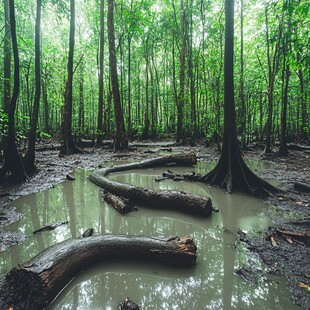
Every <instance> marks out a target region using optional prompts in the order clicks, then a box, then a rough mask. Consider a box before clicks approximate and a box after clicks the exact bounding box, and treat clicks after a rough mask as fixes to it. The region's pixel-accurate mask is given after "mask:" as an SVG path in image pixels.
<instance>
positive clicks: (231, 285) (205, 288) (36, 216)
mask: <svg viewBox="0 0 310 310" xmlns="http://www.w3.org/2000/svg"><path fill="white" fill-rule="evenodd" d="M211 166H212V164H211V165H209V164H205V163H199V164H198V165H197V167H196V172H200V173H204V172H207V171H208V170H209V169H210V168H211ZM171 170H173V171H174V172H175V173H184V172H189V171H192V170H193V168H171ZM163 171H164V169H162V168H156V169H148V170H143V171H142V170H135V171H130V172H127V173H117V174H113V175H111V176H110V178H111V179H115V180H118V181H120V182H127V183H131V184H134V185H138V186H143V187H149V188H155V189H159V188H160V189H180V190H184V191H188V192H193V193H196V194H199V195H208V196H210V197H211V198H212V200H213V206H214V207H217V208H219V209H220V212H219V213H213V214H212V217H210V218H200V217H194V216H190V215H187V214H183V213H178V212H174V211H168V210H167V211H165V210H154V209H149V208H145V207H142V206H141V207H139V210H138V211H137V212H131V213H129V214H128V215H126V216H121V215H119V214H118V213H117V212H116V211H115V210H114V209H112V208H111V207H109V206H108V205H107V204H106V203H105V202H103V201H102V196H101V190H100V189H99V188H98V187H97V186H95V185H94V184H92V183H91V182H90V181H89V180H88V179H87V175H88V174H89V172H87V171H84V170H78V171H76V172H75V177H76V181H74V182H69V181H67V182H64V183H61V184H59V185H58V186H56V187H55V188H54V189H50V190H46V191H43V192H41V193H38V194H34V195H29V196H26V197H22V198H19V199H18V200H16V201H14V202H13V204H12V205H13V206H14V207H16V208H17V209H18V211H20V212H21V213H22V214H23V216H22V218H21V219H20V220H19V221H17V222H15V223H13V224H11V225H9V226H7V227H5V229H6V230H11V231H19V232H22V233H24V234H27V235H28V238H27V240H26V241H24V242H23V243H22V244H20V245H18V246H14V247H11V248H10V249H8V250H7V251H5V252H3V253H1V254H0V268H1V273H5V272H7V271H8V270H10V269H11V268H12V267H13V266H16V265H17V264H22V263H23V262H25V261H27V260H28V259H29V258H30V257H32V256H34V255H36V254H38V253H39V252H41V251H42V250H43V249H44V248H46V247H48V246H50V245H52V244H55V243H56V242H60V241H62V240H65V239H68V238H71V237H79V236H81V234H82V233H83V232H84V231H85V230H86V229H87V228H89V227H93V228H94V233H95V234H130V235H148V236H149V235H150V236H157V237H167V236H175V235H178V236H191V237H193V238H194V240H195V242H196V244H197V247H198V251H197V254H198V259H197V264H196V266H194V267H191V268H184V269H182V268H171V267H165V266H161V265H158V264H150V263H148V264H143V263H141V262H139V263H135V262H130V263H128V262H126V263H120V262H118V263H112V262H108V263H104V262H103V263H102V265H99V266H94V267H93V268H92V269H91V270H87V271H85V272H83V273H82V274H80V275H78V276H77V277H76V278H75V279H73V280H72V281H71V283H70V284H69V285H68V286H67V287H66V288H65V289H64V290H63V291H62V292H61V294H60V295H59V296H58V298H57V299H56V300H55V302H54V303H53V304H52V305H51V306H50V309H81V310H82V309H83V310H84V309H117V305H118V304H119V302H120V301H121V300H122V299H123V298H125V297H126V296H129V297H130V298H131V299H132V300H133V301H135V302H136V303H137V304H139V305H140V306H141V309H295V308H296V309H298V307H296V306H294V305H292V303H291V302H290V300H289V293H288V290H287V288H286V286H285V282H284V281H285V280H284V279H283V278H277V279H276V281H274V279H273V281H272V280H271V278H269V277H261V278H260V279H259V281H258V283H257V285H251V284H249V283H248V282H245V281H244V280H243V279H242V278H241V277H239V276H237V275H235V274H234V272H233V271H234V270H235V269H236V268H239V267H242V266H243V265H244V264H245V263H248V264H249V265H252V266H253V268H259V267H260V264H259V261H258V260H257V259H256V258H255V257H254V256H252V255H249V253H248V252H247V251H246V250H245V249H244V248H243V246H242V245H240V244H238V243H237V237H236V234H235V233H236V231H237V230H238V229H239V228H241V229H242V230H243V231H245V232H249V233H256V234H259V233H260V232H261V231H263V230H264V229H265V228H266V227H267V226H268V225H270V224H271V223H270V216H269V215H268V213H269V211H270V212H274V208H272V206H268V205H267V204H264V203H263V202H262V201H260V200H259V199H255V198H252V197H248V196H246V195H242V194H233V195H229V194H225V193H223V192H222V191H220V190H217V189H215V188H211V187H208V186H206V185H204V184H200V183H190V182H173V181H162V182H154V178H155V177H157V176H158V175H160V174H161V173H162V172H163ZM67 220H68V221H69V223H68V224H67V225H63V226H60V227H58V228H56V229H55V230H54V231H50V232H43V233H41V234H36V235H32V232H33V231H34V230H36V229H38V228H40V227H43V226H45V225H48V224H51V223H55V222H59V221H61V222H62V221H67Z"/></svg>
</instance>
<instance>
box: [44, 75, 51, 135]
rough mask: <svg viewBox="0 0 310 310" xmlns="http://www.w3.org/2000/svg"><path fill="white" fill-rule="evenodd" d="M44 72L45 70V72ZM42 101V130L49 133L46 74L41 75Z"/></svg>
mask: <svg viewBox="0 0 310 310" xmlns="http://www.w3.org/2000/svg"><path fill="white" fill-rule="evenodd" d="M45 73H46V72H45ZM42 101H43V106H44V131H45V132H46V133H50V125H49V107H48V99H47V74H46V76H44V74H43V77H42Z"/></svg>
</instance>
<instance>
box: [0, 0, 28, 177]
mask: <svg viewBox="0 0 310 310" xmlns="http://www.w3.org/2000/svg"><path fill="white" fill-rule="evenodd" d="M9 12H10V24H11V38H12V48H13V57H14V86H13V93H12V98H11V102H10V106H9V110H8V132H7V136H6V137H5V148H4V163H3V166H2V169H1V175H0V180H2V179H3V177H4V176H5V175H6V173H7V172H9V173H10V174H11V178H12V180H13V181H14V182H24V181H26V180H27V175H26V172H25V168H24V164H23V161H22V158H21V156H20V154H19V152H18V150H17V146H16V141H15V140H16V135H15V122H14V115H15V110H16V105H17V99H18V93H19V88H20V80H19V70H20V67H19V55H18V45H17V37H16V22H15V8H14V0H9Z"/></svg>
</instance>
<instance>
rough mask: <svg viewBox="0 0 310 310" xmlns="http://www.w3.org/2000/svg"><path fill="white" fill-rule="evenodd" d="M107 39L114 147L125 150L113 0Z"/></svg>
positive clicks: (109, 14) (126, 145)
mask: <svg viewBox="0 0 310 310" xmlns="http://www.w3.org/2000/svg"><path fill="white" fill-rule="evenodd" d="M108 39H109V62H110V75H111V83H112V93H113V99H114V115H115V125H116V132H115V142H114V148H115V150H125V149H127V148H128V138H127V134H126V131H125V124H124V116H123V111H122V107H121V96H120V91H119V85H118V76H117V65H116V51H115V33H114V3H113V0H109V1H108Z"/></svg>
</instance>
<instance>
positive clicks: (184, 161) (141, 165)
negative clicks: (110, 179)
mask: <svg viewBox="0 0 310 310" xmlns="http://www.w3.org/2000/svg"><path fill="white" fill-rule="evenodd" d="M196 164H197V157H196V154H195V153H194V152H188V153H180V154H169V155H164V156H160V157H157V158H151V159H146V160H142V161H139V162H136V163H129V164H124V165H119V166H113V167H108V168H104V169H105V171H104V173H105V175H108V174H110V173H112V172H119V171H127V170H132V169H145V168H154V167H162V166H176V165H178V166H194V165H196ZM102 171H103V170H102Z"/></svg>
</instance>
